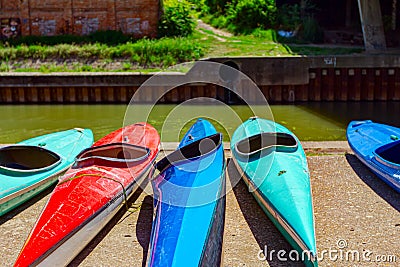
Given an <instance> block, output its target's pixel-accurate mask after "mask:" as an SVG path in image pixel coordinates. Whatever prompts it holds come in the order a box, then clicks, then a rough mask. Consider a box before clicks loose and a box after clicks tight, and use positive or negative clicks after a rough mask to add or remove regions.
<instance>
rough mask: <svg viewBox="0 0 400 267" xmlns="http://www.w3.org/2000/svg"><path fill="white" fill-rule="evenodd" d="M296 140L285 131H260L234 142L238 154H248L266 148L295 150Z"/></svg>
mask: <svg viewBox="0 0 400 267" xmlns="http://www.w3.org/2000/svg"><path fill="white" fill-rule="evenodd" d="M297 146H298V144H297V140H296V139H295V138H294V137H293V135H291V134H287V133H272V132H268V133H260V134H256V135H253V136H250V137H248V138H245V139H243V140H241V141H239V142H237V143H236V144H235V150H236V152H237V153H238V154H239V155H242V156H250V155H253V154H255V153H258V152H260V151H262V150H265V149H268V148H275V149H276V150H277V151H287V152H290V151H295V150H296V149H297Z"/></svg>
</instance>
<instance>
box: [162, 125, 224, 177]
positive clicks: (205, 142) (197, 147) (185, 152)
mask: <svg viewBox="0 0 400 267" xmlns="http://www.w3.org/2000/svg"><path fill="white" fill-rule="evenodd" d="M221 144H222V134H220V133H217V134H214V135H211V136H207V137H205V138H202V139H199V140H197V141H194V142H193V143H190V144H188V145H186V146H184V147H182V148H180V149H178V150H175V151H174V152H172V153H171V154H169V155H168V156H166V157H165V158H163V159H162V160H160V161H159V162H158V163H157V164H156V169H157V170H159V171H160V172H162V171H164V170H165V169H167V168H168V167H169V166H171V165H174V163H177V162H182V161H185V160H191V159H195V158H198V157H201V156H206V155H209V154H210V153H212V152H214V151H215V150H216V149H217V148H218V147H219V146H221Z"/></svg>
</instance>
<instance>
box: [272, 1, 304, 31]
mask: <svg viewBox="0 0 400 267" xmlns="http://www.w3.org/2000/svg"><path fill="white" fill-rule="evenodd" d="M277 22H278V25H279V28H280V29H282V30H286V31H293V30H295V29H296V28H297V27H298V26H299V25H300V24H301V23H302V18H301V9H300V5H299V4H294V5H289V4H284V5H282V6H281V7H280V8H279V11H278V20H277Z"/></svg>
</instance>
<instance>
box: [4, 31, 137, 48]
mask: <svg viewBox="0 0 400 267" xmlns="http://www.w3.org/2000/svg"><path fill="white" fill-rule="evenodd" d="M131 40H132V38H131V37H130V36H128V35H124V34H123V33H122V32H121V31H110V30H108V31H97V32H94V33H92V34H90V35H86V36H77V35H57V36H21V37H19V38H16V39H10V40H7V43H8V44H9V45H11V46H17V45H23V44H24V45H28V46H30V45H49V46H51V45H58V44H93V43H100V44H108V45H118V44H122V43H126V42H128V41H131Z"/></svg>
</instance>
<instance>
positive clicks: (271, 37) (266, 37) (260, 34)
mask: <svg viewBox="0 0 400 267" xmlns="http://www.w3.org/2000/svg"><path fill="white" fill-rule="evenodd" d="M251 35H252V36H254V37H255V38H259V39H263V41H264V42H265V41H276V38H277V37H276V31H275V30H272V29H269V30H264V29H261V28H257V29H255V30H254V31H253V32H252V33H251Z"/></svg>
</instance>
